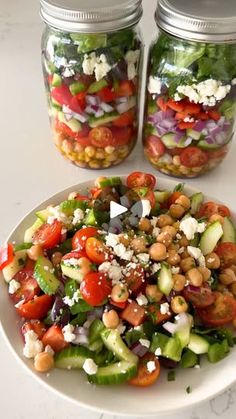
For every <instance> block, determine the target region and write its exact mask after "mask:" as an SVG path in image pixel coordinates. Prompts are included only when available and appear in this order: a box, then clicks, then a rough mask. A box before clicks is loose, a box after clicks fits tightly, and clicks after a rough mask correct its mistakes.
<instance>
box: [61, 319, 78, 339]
mask: <svg viewBox="0 0 236 419" xmlns="http://www.w3.org/2000/svg"><path fill="white" fill-rule="evenodd" d="M74 330H75V326H73V325H72V324H70V323H68V324H67V325H66V326H64V327H63V329H62V333H63V336H64V339H65V341H66V342H73V340H75V338H76V336H75V334H74V333H73V331H74Z"/></svg>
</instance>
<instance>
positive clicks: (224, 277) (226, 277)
mask: <svg viewBox="0 0 236 419" xmlns="http://www.w3.org/2000/svg"><path fill="white" fill-rule="evenodd" d="M219 280H220V282H221V283H222V284H223V285H231V284H232V283H233V282H235V283H236V275H235V273H234V271H233V270H232V269H230V268H227V269H224V270H223V271H222V272H221V273H220V275H219Z"/></svg>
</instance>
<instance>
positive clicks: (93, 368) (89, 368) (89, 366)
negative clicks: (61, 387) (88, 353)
mask: <svg viewBox="0 0 236 419" xmlns="http://www.w3.org/2000/svg"><path fill="white" fill-rule="evenodd" d="M83 370H84V371H85V372H86V373H87V374H88V375H93V374H96V373H97V370H98V366H97V364H95V362H94V360H93V359H91V358H88V359H86V360H85V361H84V364H83Z"/></svg>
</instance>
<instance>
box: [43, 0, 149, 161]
mask: <svg viewBox="0 0 236 419" xmlns="http://www.w3.org/2000/svg"><path fill="white" fill-rule="evenodd" d="M41 16H42V19H43V20H44V22H45V23H46V29H45V31H44V34H43V38H42V63H43V73H44V79H45V85H46V92H47V99H48V108H49V117H50V122H51V127H52V131H53V138H54V142H55V144H56V147H57V148H58V150H59V151H60V152H61V154H62V155H63V156H64V157H66V158H67V159H69V160H70V161H71V162H72V163H74V164H75V165H77V166H79V167H84V168H90V169H103V168H107V167H110V166H113V165H117V164H119V163H121V162H122V161H123V160H124V159H125V158H126V157H127V156H128V154H129V153H130V152H131V150H132V149H133V147H134V145H135V143H136V140H137V133H138V116H139V108H138V104H139V91H140V77H139V76H140V70H141V64H142V41H141V36H140V32H139V29H138V27H137V25H138V22H139V20H140V18H141V16H142V4H141V0H101V1H99V5H98V2H97V1H96V0H81V1H80V2H79V3H78V1H76V0H56V1H52V0H41Z"/></svg>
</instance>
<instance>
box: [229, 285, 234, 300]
mask: <svg viewBox="0 0 236 419" xmlns="http://www.w3.org/2000/svg"><path fill="white" fill-rule="evenodd" d="M229 289H230V291H231V292H232V294H233V295H234V297H236V282H233V283H232V284H231V285H230V287H229Z"/></svg>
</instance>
